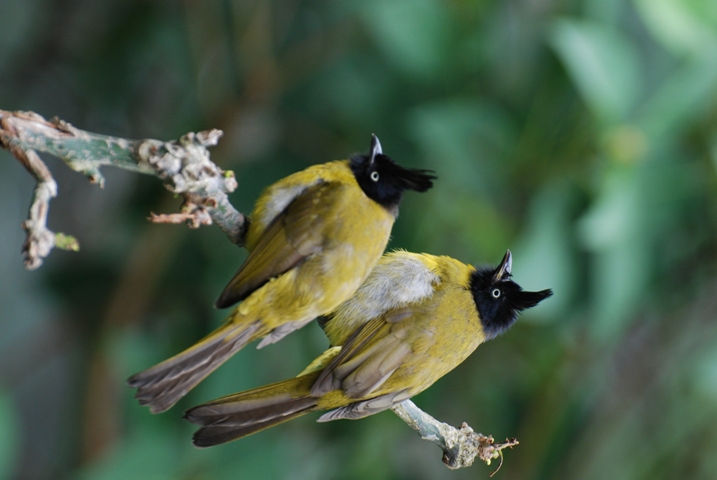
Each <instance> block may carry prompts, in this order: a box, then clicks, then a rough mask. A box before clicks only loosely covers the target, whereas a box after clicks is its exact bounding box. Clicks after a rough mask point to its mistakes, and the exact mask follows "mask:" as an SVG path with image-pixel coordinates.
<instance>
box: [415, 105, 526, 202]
mask: <svg viewBox="0 0 717 480" xmlns="http://www.w3.org/2000/svg"><path fill="white" fill-rule="evenodd" d="M408 129H409V134H410V136H411V137H412V138H413V139H414V141H415V143H416V144H417V145H418V146H419V148H420V150H421V152H422V153H423V156H424V157H425V158H426V159H427V163H428V164H430V165H435V168H436V169H437V170H438V175H439V179H440V180H439V182H440V183H439V184H438V185H440V188H443V189H446V188H460V189H464V190H466V191H469V192H471V193H472V194H473V195H478V196H480V197H482V198H486V199H493V201H496V200H497V198H498V197H499V196H500V195H501V194H503V193H504V192H502V191H501V190H500V189H499V188H498V185H500V184H502V183H503V181H504V177H503V175H504V172H503V171H502V165H503V164H504V159H505V157H506V156H507V153H508V151H509V148H510V147H511V146H512V145H513V143H514V141H513V138H514V132H513V131H512V128H511V124H510V121H509V119H508V117H507V116H506V114H505V113H504V112H503V111H502V110H501V109H499V108H496V107H494V106H492V105H487V104H483V103H480V102H476V101H474V100H472V99H469V98H456V99H449V100H445V101H442V102H438V103H431V104H426V105H422V106H420V107H418V108H416V109H415V110H414V111H413V112H411V113H410V115H409V117H408ZM434 191H435V190H434ZM444 191H445V192H447V190H444Z"/></svg>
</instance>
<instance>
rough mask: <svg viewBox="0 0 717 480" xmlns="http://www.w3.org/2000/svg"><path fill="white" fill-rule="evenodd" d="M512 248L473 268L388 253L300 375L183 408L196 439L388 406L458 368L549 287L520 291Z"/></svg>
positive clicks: (336, 315)
mask: <svg viewBox="0 0 717 480" xmlns="http://www.w3.org/2000/svg"><path fill="white" fill-rule="evenodd" d="M511 265H512V257H511V254H510V251H508V252H507V253H506V254H505V257H504V258H503V260H502V262H501V263H500V265H499V266H498V267H497V268H495V269H491V268H482V269H475V268H474V267H472V266H470V265H466V264H463V263H461V262H459V261H457V260H454V259H452V258H449V257H437V256H433V255H427V254H415V253H409V252H404V251H398V252H393V253H389V254H387V255H384V256H383V257H382V258H381V260H380V262H379V263H378V265H377V266H376V267H375V268H374V270H373V271H372V272H371V274H370V275H369V277H368V278H367V279H366V281H365V282H364V283H363V284H362V285H361V287H360V288H359V289H358V291H357V292H356V294H355V295H354V296H353V297H352V298H351V299H350V300H348V301H346V302H345V303H343V304H342V305H341V306H339V308H338V309H336V311H334V312H333V313H331V314H330V315H328V321H327V323H326V324H325V326H324V327H325V331H326V333H327V335H328V336H329V338H330V339H331V340H332V341H333V344H334V345H338V346H340V348H339V347H338V346H336V347H334V348H332V349H329V350H327V352H325V353H324V354H323V355H322V356H321V357H319V358H318V359H316V360H315V361H314V362H312V364H311V365H310V366H309V367H308V368H307V369H305V370H304V372H302V374H300V375H299V376H298V377H297V378H293V379H291V380H286V381H283V382H279V383H275V384H272V385H267V386H265V387H260V388H256V389H254V390H249V391H246V392H241V393H237V394H234V395H229V396H227V397H223V398H220V399H217V400H214V401H211V402H208V403H205V404H203V405H199V406H198V407H194V408H192V409H190V410H188V411H187V412H186V413H185V418H186V419H187V420H189V421H190V422H192V423H195V424H197V425H201V428H200V429H199V430H197V432H196V433H195V434H194V437H193V442H194V445H196V446H198V447H209V446H212V445H218V444H221V443H225V442H229V441H232V440H236V439H238V438H242V437H245V436H247V435H250V434H252V433H255V432H258V431H260V430H263V429H265V428H269V427H271V426H274V425H277V424H279V423H283V422H285V421H287V420H290V419H292V418H295V417H298V416H300V415H304V414H306V413H308V412H313V411H317V410H329V411H328V412H327V413H324V414H323V415H322V416H321V417H320V418H319V420H318V421H319V422H325V421H329V420H337V419H341V418H344V419H357V418H362V417H366V416H368V415H373V414H374V413H378V412H380V411H382V410H386V409H388V408H391V407H392V406H393V405H395V404H396V403H399V402H402V401H403V400H406V399H408V398H411V397H412V396H414V395H416V394H418V393H420V392H422V391H423V390H425V389H426V388H428V387H429V386H431V385H432V384H433V383H434V382H435V381H436V380H438V379H439V378H441V377H442V376H443V375H445V374H446V373H448V372H450V371H451V370H453V369H454V368H455V367H456V366H458V365H459V364H460V363H461V362H463V361H464V360H465V359H466V358H467V357H468V355H470V354H471V352H473V351H474V350H475V349H476V347H478V345H480V344H481V343H483V342H484V341H486V340H490V339H491V338H493V337H495V336H497V335H499V334H501V333H502V332H505V331H506V330H507V329H508V328H510V326H511V325H513V323H515V320H516V318H517V316H518V313H519V312H520V311H522V310H525V309H527V308H530V307H533V306H535V305H537V304H538V303H539V302H540V301H542V300H543V299H545V298H547V297H549V296H550V295H552V291H551V290H542V291H539V292H526V291H523V290H522V289H521V288H520V286H519V285H518V284H516V283H515V282H513V281H512V280H511V279H510V277H511Z"/></svg>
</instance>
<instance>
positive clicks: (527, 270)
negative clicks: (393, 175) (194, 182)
mask: <svg viewBox="0 0 717 480" xmlns="http://www.w3.org/2000/svg"><path fill="white" fill-rule="evenodd" d="M0 108H4V109H22V110H36V111H37V112H38V113H40V114H42V115H45V116H47V117H52V116H53V115H58V116H59V117H61V118H63V119H65V120H68V121H70V122H71V123H73V124H75V125H77V126H78V127H80V128H83V129H86V130H90V131H95V132H98V133H105V134H108V135H116V136H122V137H129V138H145V137H157V138H163V139H171V138H177V137H179V136H180V135H182V134H184V133H186V132H187V131H189V130H200V129H208V128H221V129H223V130H224V132H225V136H224V138H223V139H222V141H221V142H220V145H219V146H218V147H216V148H215V149H213V151H212V154H213V159H214V160H215V161H217V162H218V163H219V164H220V165H221V166H222V167H224V168H226V169H232V170H234V171H235V172H236V176H237V181H238V183H239V189H238V191H237V192H236V193H235V194H234V196H233V198H232V201H233V203H234V204H235V205H236V206H237V207H238V208H239V209H240V210H242V211H248V210H250V209H251V205H252V202H253V200H254V199H255V198H256V196H257V195H258V193H259V191H260V190H261V189H262V188H263V187H264V186H266V185H268V184H269V183H271V182H272V181H274V180H276V179H278V178H281V177H282V176H285V175H287V174H289V173H291V172H294V171H297V170H299V169H301V168H304V167H305V166H307V165H309V164H313V163H319V162H324V161H328V160H330V159H335V158H343V157H345V156H346V155H347V154H349V153H352V152H355V151H360V150H364V151H365V150H366V149H367V148H368V145H369V139H370V134H371V133H372V132H374V133H376V134H377V135H379V137H380V138H381V141H382V144H383V147H384V150H385V151H386V153H388V154H389V155H391V156H393V157H395V158H396V159H397V160H398V161H399V162H400V163H401V164H403V165H406V166H411V167H420V168H431V169H434V170H436V171H437V173H438V176H439V180H438V181H437V182H436V186H435V188H434V189H433V190H431V192H429V193H427V194H425V195H420V196H419V195H412V196H407V197H406V200H405V201H404V203H403V205H402V210H401V216H400V218H399V219H398V222H397V224H396V227H395V229H394V235H393V240H392V243H391V247H393V248H399V247H400V248H407V249H410V250H414V251H425V252H430V253H435V254H445V255H451V256H454V257H456V258H459V259H461V260H463V261H466V262H472V263H474V264H486V263H488V264H490V263H492V264H495V263H496V262H498V261H499V260H500V258H501V257H502V255H503V253H504V252H505V249H507V248H510V249H511V250H512V251H513V253H514V265H513V270H514V274H515V277H516V279H517V281H518V282H520V283H521V284H522V285H523V286H524V287H525V288H528V289H542V288H548V287H552V288H553V290H554V291H555V295H554V297H552V298H551V299H550V300H548V301H546V302H544V304H541V306H540V307H539V308H537V309H535V310H534V311H531V312H530V313H529V314H528V315H525V316H524V317H522V318H521V320H520V321H519V322H518V324H517V325H516V326H515V327H514V328H513V329H512V330H511V331H510V332H509V333H508V334H507V335H505V336H504V337H501V338H498V339H495V340H494V341H492V342H490V343H488V344H486V345H484V346H481V347H480V348H479V349H478V350H477V351H476V353H475V354H474V355H473V356H472V357H471V358H469V359H468V360H467V361H466V363H465V364H464V365H462V366H461V367H459V368H458V369H457V370H456V371H455V372H453V373H451V374H450V375H448V376H447V377H446V378H444V379H442V380H441V381H440V382H438V383H437V384H436V385H435V386H433V387H432V388H431V389H429V390H428V391H426V392H425V393H424V394H422V395H420V396H419V397H418V398H417V399H416V402H417V404H418V405H419V406H420V407H422V408H424V409H425V410H426V411H428V412H429V413H430V414H432V415H433V416H435V417H437V418H439V419H441V420H443V421H446V422H449V423H452V424H454V425H459V424H460V422H462V421H464V420H465V421H467V422H468V423H469V424H470V425H471V426H472V427H473V428H475V429H476V430H478V431H481V432H483V433H485V434H493V435H494V436H495V437H496V438H497V439H502V438H504V437H508V436H516V437H518V439H519V440H520V442H521V443H520V445H519V446H517V447H516V448H515V449H513V450H512V451H508V452H506V454H505V462H504V465H503V467H502V469H501V471H500V472H499V473H498V476H497V477H496V478H501V477H504V478H521V479H548V478H571V479H590V478H612V479H620V478H625V479H630V480H633V479H654V478H686V477H688V476H689V478H695V479H701V478H704V479H710V478H713V477H714V471H715V468H717V464H716V461H715V459H714V458H715V457H714V455H713V451H714V450H715V448H717V434H716V433H715V432H717V414H716V411H715V409H714V403H715V396H716V395H717V393H716V392H717V373H716V372H717V366H716V365H717V360H716V357H715V352H716V351H717V328H716V326H715V325H716V324H715V322H714V319H715V318H717V306H716V305H715V302H714V292H715V289H716V288H717V283H716V282H717V279H716V275H715V274H716V272H717V242H715V239H716V238H717V203H716V202H715V198H716V193H717V182H716V180H717V177H716V174H717V3H716V2H714V1H713V0H633V1H628V0H568V1H564V2H555V1H543V2H536V1H513V2H505V1H501V0H485V1H479V2H474V1H465V0H454V1H450V2H445V1H444V2H441V1H437V0H420V1H415V0H395V1H388V2H386V1H383V2H381V1H370V2H365V1H359V0H345V1H340V2H335V1H328V0H319V1H313V2H309V1H304V0H296V1H293V2H272V1H266V0H251V1H238V0H221V1H218V0H208V1H205V2H177V1H173V0H168V1H165V2H146V1H141V0H137V1H133V2H126V1H121V0H99V1H97V0H96V1H92V2H90V1H77V2H52V1H49V0H48V1H40V0H33V1H18V0H7V1H6V0H3V1H2V2H0ZM49 166H50V168H51V169H52V170H53V173H54V174H55V176H56V179H57V180H58V184H59V196H58V198H57V199H56V200H55V201H54V202H53V204H52V210H51V212H50V228H52V229H55V230H58V231H63V232H67V233H68V234H72V235H74V236H75V237H76V238H77V239H78V241H79V242H80V243H81V244H82V250H81V251H80V252H78V253H68V252H60V251H56V252H53V254H52V255H51V256H50V258H49V259H48V261H47V262H46V265H45V266H43V267H42V268H41V269H40V270H39V271H37V272H26V271H24V270H23V269H22V261H21V258H20V255H19V253H18V252H19V250H20V245H21V243H22V232H21V230H20V228H19V225H20V222H21V221H22V219H23V218H24V216H25V214H26V212H25V209H26V207H27V204H28V202H29V197H30V194H31V191H32V181H31V179H29V178H28V176H27V174H26V172H24V170H23V169H22V168H21V167H20V166H19V165H17V164H16V162H15V161H14V160H13V159H12V158H11V157H10V156H9V155H8V154H6V153H2V152H0V204H1V205H3V208H2V209H0V239H1V242H0V245H2V248H0V271H2V272H3V276H2V278H3V280H2V282H3V284H2V288H0V358H2V362H1V363H0V365H1V368H0V370H1V371H0V373H2V375H0V379H1V381H2V392H3V393H2V395H1V396H0V478H2V477H3V476H4V477H5V478H13V477H16V478H38V479H44V478H48V479H50V478H82V479H95V478H97V479H114V478H156V479H169V478H172V479H188V480H189V479H192V480H195V479H205V478H206V479H223V478H227V479H228V478H295V479H299V478H341V479H353V478H431V479H434V478H448V477H450V478H452V479H456V478H476V476H483V475H487V474H488V472H489V471H490V470H489V467H485V466H483V465H475V466H474V467H472V468H471V469H467V470H463V471H457V472H450V471H448V470H447V469H446V468H445V467H443V465H442V464H441V463H440V458H439V451H438V449H436V447H435V446H433V445H431V444H429V443H428V442H422V441H421V440H419V439H418V437H417V436H415V434H414V433H413V432H412V431H411V430H409V429H408V428H407V427H405V426H404V425H403V424H402V423H401V422H400V421H399V420H397V419H396V418H394V417H393V416H392V415H391V414H390V413H383V414H380V415H377V416H375V417H373V418H369V419H365V420H361V421H359V422H338V423H333V424H321V425H317V424H315V423H314V422H313V421H312V420H313V418H311V416H307V417H304V418H301V419H298V420H296V421H293V422H290V423H288V424H286V425H283V426H281V427H277V428H275V429H271V430H268V431H266V432H262V433H260V434H257V435H255V436H252V437H249V438H247V439H244V440H241V441H240V442H236V443H233V444H229V445H225V446H221V447H218V448H215V449H209V450H201V451H200V450H195V449H193V448H192V447H191V444H190V442H189V439H190V436H191V432H192V428H191V426H190V425H187V424H185V422H184V421H183V420H181V418H180V417H181V415H180V414H181V411H182V409H184V408H188V407H190V406H192V405H194V404H197V403H199V402H201V401H205V400H209V399H211V398H215V397H217V396H220V395H224V394H229V393H232V392H234V391H237V390H241V389H245V388H251V387H255V386H257V385H260V384H264V383H270V382H273V381H277V380H279V379H282V378H285V377H289V376H293V375H296V374H297V373H298V372H299V371H300V370H301V369H302V368H303V367H304V366H305V365H306V364H307V363H308V362H309V361H310V360H311V359H312V358H313V357H314V356H315V355H316V354H317V353H319V352H320V351H322V349H323V348H324V347H325V346H326V341H325V339H324V338H323V336H322V334H321V332H320V331H319V330H318V328H316V327H307V328H306V329H304V330H303V331H301V332H298V333H296V334H294V335H291V336H290V337H288V338H286V339H285V340H283V341H282V342H281V344H279V345H276V346H270V347H267V348H266V349H263V350H261V351H254V350H253V349H245V351H242V352H240V353H239V354H238V355H237V356H236V357H235V358H233V359H232V360H231V361H230V362H228V363H227V365H225V366H224V367H222V368H221V369H220V370H218V371H217V372H216V373H215V374H213V375H212V376H211V377H210V378H208V379H207V381H206V382H204V383H203V384H202V385H201V386H200V387H199V388H197V389H196V391H193V392H192V393H191V394H190V395H189V396H188V397H187V398H186V399H185V400H183V401H182V402H181V403H180V404H179V405H178V406H177V407H175V408H174V409H172V410H170V411H169V412H167V413H165V414H163V415H160V416H151V415H150V414H149V413H148V412H147V411H145V410H144V409H142V408H140V407H139V406H138V405H137V404H136V403H135V401H134V399H133V398H132V393H131V391H130V390H129V389H126V388H125V387H124V385H123V382H124V379H125V378H126V377H128V376H129V375H130V374H132V373H134V372H136V371H137V370H140V369H142V368H145V367H148V366H150V365H152V364H153V363H155V362H156V361H159V360H161V359H163V358H166V357H168V356H170V355H172V354H174V353H176V352H178V351H180V350H181V349H182V348H185V347H186V346H188V345H190V344H192V343H193V342H194V341H196V340H197V339H199V338H200V337H201V336H202V335H204V334H206V333H207V332H208V331H210V330H211V329H213V328H214V327H215V326H216V325H217V323H218V322H219V321H220V320H221V318H222V316H223V315H224V312H217V311H214V310H213V309H212V308H211V305H212V304H213V301H214V298H215V297H216V295H217V294H218V293H219V291H220V290H221V288H222V286H223V284H224V283H225V282H226V281H227V280H228V279H229V277H230V276H231V274H232V273H233V272H234V271H235V269H236V268H237V267H238V265H239V264H240V263H241V260H242V259H243V256H244V255H245V253H244V252H242V251H240V250H238V249H237V248H235V247H234V246H232V245H230V244H228V242H227V241H226V239H225V237H224V236H223V234H222V233H221V232H219V231H218V230H217V229H213V228H203V229H200V230H198V231H186V230H185V229H182V228H181V227H170V226H156V225H150V224H148V223H147V222H146V221H145V218H146V217H147V216H148V214H149V212H150V211H154V212H157V213H165V212H169V211H173V210H176V209H177V207H178V206H177V200H176V199H173V198H171V196H170V195H168V194H167V193H166V192H165V191H163V189H162V187H161V186H160V184H159V182H157V181H156V180H155V179H152V178H149V177H142V176H139V175H137V174H131V173H128V172H118V171H112V170H107V169H106V170H103V173H104V174H105V175H106V178H107V181H106V187H105V189H104V190H102V191H100V190H99V189H98V188H97V187H96V186H92V185H88V184H87V182H86V180H85V179H84V178H82V176H80V175H77V174H75V173H74V172H70V171H69V170H68V169H65V168H63V166H62V165H60V164H58V163H53V160H49Z"/></svg>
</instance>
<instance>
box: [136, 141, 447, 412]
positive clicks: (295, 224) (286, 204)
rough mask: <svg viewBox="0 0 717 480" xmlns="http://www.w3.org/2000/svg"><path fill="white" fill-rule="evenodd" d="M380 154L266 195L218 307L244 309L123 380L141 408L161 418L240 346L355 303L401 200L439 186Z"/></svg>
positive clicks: (312, 173)
mask: <svg viewBox="0 0 717 480" xmlns="http://www.w3.org/2000/svg"><path fill="white" fill-rule="evenodd" d="M430 173H431V172H430V171H428V170H417V169H407V168H403V167H401V166H400V165H398V164H396V163H395V162H394V161H393V160H391V158H389V157H388V156H386V155H384V154H383V151H382V149H381V144H380V142H379V140H378V138H377V137H376V136H375V135H373V136H372V141H371V151H370V153H369V154H368V155H354V156H353V157H352V158H351V160H342V161H334V162H329V163H325V164H322V165H315V166H313V167H309V168H307V169H306V170H303V171H301V172H298V173H295V174H293V175H290V176H288V177H286V178H284V179H283V180H280V181H278V182H277V183H275V184H273V185H271V186H269V187H268V188H267V189H266V190H264V192H263V193H262V194H261V196H260V197H259V199H258V200H257V202H256V206H255V208H254V211H253V212H252V214H251V215H250V218H251V222H250V225H249V230H248V232H247V237H246V247H247V249H248V250H249V251H250V254H249V256H248V257H247V258H246V260H245V261H244V263H243V265H242V266H241V267H240V268H239V270H238V271H237V272H236V274H235V275H234V277H233V278H232V279H231V281H230V282H229V284H228V285H227V286H226V288H225V289H224V291H223V292H222V293H221V295H220V296H219V299H218V300H217V302H216V306H217V307H218V308H225V307H229V306H231V305H233V304H235V303H237V302H239V301H242V303H241V304H240V305H239V306H238V307H237V308H236V309H235V310H234V311H233V312H232V313H231V314H230V316H229V318H228V319H227V320H226V322H225V323H224V324H223V325H222V326H221V327H219V328H218V329H217V330H215V331H214V332H212V333H211V334H209V335H208V336H207V337H205V338H204V339H203V340H201V341H199V342H198V343H196V344H195V345H193V346H192V347H190V348H188V349H187V350H185V351H184V352H182V353H180V354H178V355H176V356H174V357H172V358H170V359H168V360H165V361H164V362H162V363H160V364H158V365H156V366H154V367H152V368H150V369H148V370H145V371H143V372H140V373H137V374H135V375H134V376H132V377H130V378H129V379H128V380H127V383H128V384H129V386H131V387H134V388H137V393H136V395H135V397H136V398H137V399H138V400H139V403H140V404H141V405H146V406H149V408H150V411H151V412H152V413H159V412H163V411H165V410H167V409H168V408H170V407H171V406H172V405H174V404H175V403H176V402H177V401H178V400H179V399H180V398H181V397H183V396H184V395H185V394H186V393H187V392H188V391H189V390H191V389H192V388H193V387H194V386H195V385H197V383H199V382H200V381H201V380H202V379H204V378H205V377H206V376H207V375H209V374H210V373H211V372H212V371H214V370H215V369H216V368H217V367H219V366H220V365H221V364H222V363H224V362H225V361H226V360H227V359H228V358H229V357H230V356H231V355H233V354H234V353H236V352H237V351H238V350H239V349H241V348H242V347H244V346H245V345H246V344H248V343H250V342H252V341H254V340H257V339H260V338H263V340H262V341H261V343H260V344H259V346H258V348H261V347H264V346H265V345H268V344H270V343H274V342H276V341H278V340H280V339H281V338H282V337H284V336H285V335H287V334H289V333H290V332H292V331H294V330H296V329H298V328H301V327H303V326H304V325H306V324H307V323H309V322H310V321H311V320H313V319H314V318H316V317H318V316H320V315H323V314H326V313H328V312H331V311H332V310H334V309H335V308H336V307H337V306H338V305H340V304H341V303H342V302H344V301H345V300H347V299H348V298H350V297H351V295H353V294H354V292H355V291H356V289H357V288H358V287H359V286H360V285H361V283H362V282H363V281H364V280H365V279H366V276H367V275H368V274H369V272H370V271H371V269H372V268H373V267H374V266H375V265H376V263H377V262H378V260H379V258H380V257H381V254H382V253H383V251H384V249H385V248H386V244H387V243H388V239H389V235H390V233H391V228H392V226H393V223H394V221H395V219H396V217H397V215H398V206H399V204H400V203H401V198H402V196H403V192H404V191H405V190H416V191H419V192H425V191H426V190H428V189H429V188H431V186H432V185H433V183H432V180H434V179H435V178H436V177H434V176H433V175H431V174H430Z"/></svg>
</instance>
